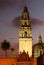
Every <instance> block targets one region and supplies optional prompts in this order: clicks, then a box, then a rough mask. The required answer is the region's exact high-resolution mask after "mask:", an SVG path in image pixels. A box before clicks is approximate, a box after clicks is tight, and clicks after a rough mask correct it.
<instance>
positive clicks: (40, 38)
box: [38, 35, 42, 43]
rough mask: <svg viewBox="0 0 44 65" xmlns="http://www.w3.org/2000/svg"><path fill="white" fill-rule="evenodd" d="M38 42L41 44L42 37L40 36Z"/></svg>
mask: <svg viewBox="0 0 44 65" xmlns="http://www.w3.org/2000/svg"><path fill="white" fill-rule="evenodd" d="M38 41H39V43H41V42H42V37H41V35H39V39H38Z"/></svg>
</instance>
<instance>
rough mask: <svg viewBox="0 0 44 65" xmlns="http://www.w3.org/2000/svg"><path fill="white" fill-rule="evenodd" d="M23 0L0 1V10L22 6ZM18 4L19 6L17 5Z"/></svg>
mask: <svg viewBox="0 0 44 65" xmlns="http://www.w3.org/2000/svg"><path fill="white" fill-rule="evenodd" d="M25 2H26V1H25V0H0V9H4V8H12V7H21V8H22V6H24V4H25ZM19 3H20V4H19Z"/></svg>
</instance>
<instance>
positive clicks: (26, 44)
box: [19, 38, 32, 57]
mask: <svg viewBox="0 0 44 65" xmlns="http://www.w3.org/2000/svg"><path fill="white" fill-rule="evenodd" d="M23 50H25V52H26V53H27V52H28V54H29V56H30V57H31V56H32V38H19V53H20V52H23Z"/></svg>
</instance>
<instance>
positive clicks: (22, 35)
mask: <svg viewBox="0 0 44 65" xmlns="http://www.w3.org/2000/svg"><path fill="white" fill-rule="evenodd" d="M24 50H25V52H26V53H27V52H28V54H29V56H30V57H31V56H32V28H31V24H30V17H29V12H28V9H27V7H26V6H25V7H24V9H23V12H22V16H21V20H20V29H19V53H20V52H23V51H24Z"/></svg>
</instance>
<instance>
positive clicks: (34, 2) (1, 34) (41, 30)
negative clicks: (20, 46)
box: [0, 0, 44, 44]
mask: <svg viewBox="0 0 44 65" xmlns="http://www.w3.org/2000/svg"><path fill="white" fill-rule="evenodd" d="M25 5H26V6H27V7H28V10H29V13H30V18H31V26H32V36H33V44H34V43H37V38H38V36H39V35H40V34H41V36H42V37H43V40H44V0H0V42H2V41H3V40H5V39H6V40H8V41H9V42H10V43H11V44H14V43H18V36H19V33H18V32H19V26H18V25H19V21H18V20H19V16H21V13H22V11H23V8H24V6H25ZM13 20H14V22H13ZM13 24H14V25H13ZM43 42H44V41H43Z"/></svg>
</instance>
